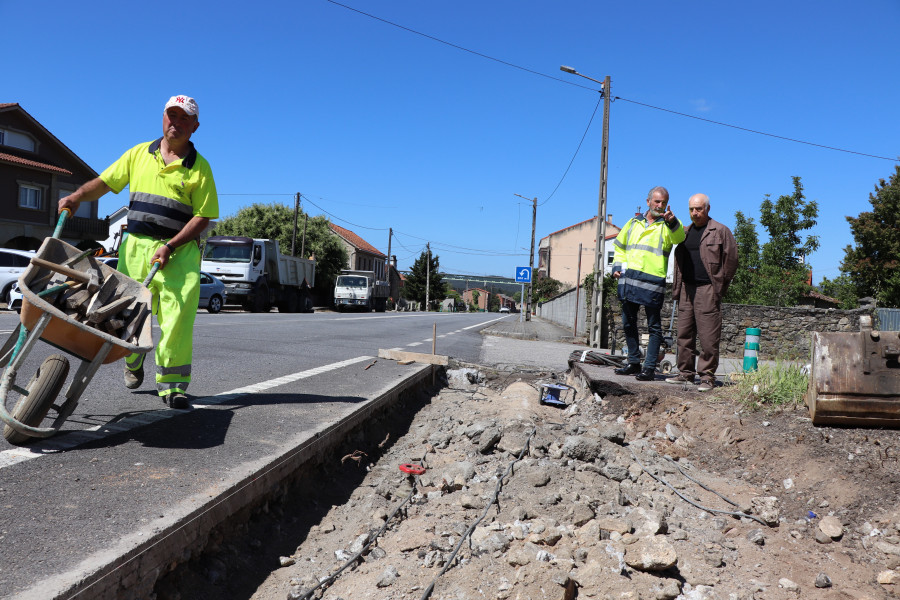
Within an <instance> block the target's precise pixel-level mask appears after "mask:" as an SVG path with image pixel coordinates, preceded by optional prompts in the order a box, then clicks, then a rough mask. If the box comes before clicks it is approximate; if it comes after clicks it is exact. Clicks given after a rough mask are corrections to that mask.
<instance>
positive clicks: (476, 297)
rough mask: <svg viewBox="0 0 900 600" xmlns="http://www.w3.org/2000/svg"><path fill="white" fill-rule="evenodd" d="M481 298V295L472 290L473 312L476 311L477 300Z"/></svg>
mask: <svg viewBox="0 0 900 600" xmlns="http://www.w3.org/2000/svg"><path fill="white" fill-rule="evenodd" d="M480 297H481V293H480V292H479V291H478V290H472V307H473V308H474V310H476V311H477V310H478V298H480Z"/></svg>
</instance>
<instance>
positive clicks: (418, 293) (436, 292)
mask: <svg viewBox="0 0 900 600" xmlns="http://www.w3.org/2000/svg"><path fill="white" fill-rule="evenodd" d="M440 263H441V261H440V257H439V256H437V255H436V254H432V255H431V260H430V261H429V260H428V253H427V252H425V251H423V252H422V254H420V255H419V258H417V259H416V261H415V262H414V263H413V266H412V268H411V269H410V271H409V275H408V276H407V277H406V283H405V284H404V286H403V293H404V295H405V297H406V299H407V300H415V301H416V302H421V303H422V305H423V306H424V305H425V287H426V282H427V284H428V300H429V301H430V302H432V303H433V302H440V301H441V300H442V299H443V298H444V281H443V277H442V276H441V274H440V273H438V269H439V268H440ZM429 271H430V275H429ZM430 309H431V307H429V306H426V307H425V310H430Z"/></svg>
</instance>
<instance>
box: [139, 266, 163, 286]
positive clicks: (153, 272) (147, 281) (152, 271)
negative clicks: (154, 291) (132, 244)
mask: <svg viewBox="0 0 900 600" xmlns="http://www.w3.org/2000/svg"><path fill="white" fill-rule="evenodd" d="M161 266H162V263H161V262H160V261H158V260H154V261H153V265H152V266H151V267H150V272H149V273H147V279H145V280H144V283H142V284H141V285H143V286H144V287H148V286H149V285H150V282H151V281H153V276H154V275H156V272H157V271H159V268H160V267H161Z"/></svg>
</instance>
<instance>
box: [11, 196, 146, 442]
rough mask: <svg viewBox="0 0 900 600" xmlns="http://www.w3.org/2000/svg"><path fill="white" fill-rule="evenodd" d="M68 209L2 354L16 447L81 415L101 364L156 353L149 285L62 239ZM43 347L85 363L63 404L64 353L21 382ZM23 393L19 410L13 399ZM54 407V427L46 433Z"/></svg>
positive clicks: (32, 272) (30, 275)
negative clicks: (34, 353)
mask: <svg viewBox="0 0 900 600" xmlns="http://www.w3.org/2000/svg"><path fill="white" fill-rule="evenodd" d="M68 216H69V211H67V210H66V211H63V212H62V213H61V214H60V217H59V222H58V224H57V226H56V230H55V231H54V234H53V237H49V238H47V239H46V240H44V243H43V244H42V245H41V247H40V249H39V250H38V252H37V254H36V255H35V257H34V258H32V260H31V264H30V265H29V266H28V268H26V269H25V272H24V273H22V276H21V277H20V278H19V288H20V289H21V291H22V294H23V298H22V310H21V314H20V323H19V326H18V327H17V328H16V330H15V331H14V332H13V333H12V335H11V336H10V337H9V339H8V340H7V341H6V343H5V344H4V345H3V347H2V348H0V367H4V370H3V375H2V379H0V420H2V421H3V423H4V424H5V427H4V428H3V437H5V438H6V439H7V441H9V442H10V443H13V444H23V443H27V442H29V441H32V439H33V438H45V437H49V436H51V435H53V434H54V433H56V432H57V431H59V429H60V428H61V427H62V425H63V423H64V422H65V421H66V419H67V418H68V417H69V416H70V415H71V414H72V412H73V411H74V410H75V407H76V406H77V405H78V400H79V398H80V397H81V395H82V393H84V390H85V389H86V388H87V386H88V384H89V383H90V381H91V379H92V378H93V376H94V374H95V373H96V372H97V369H99V367H100V365H103V364H108V363H112V362H115V361H117V360H119V359H121V358H124V357H125V356H128V355H130V354H134V353H138V354H146V353H147V352H149V351H150V350H151V349H152V348H153V339H152V336H151V325H150V321H151V320H150V318H149V315H150V303H151V300H152V295H151V293H150V290H149V289H148V287H147V286H148V285H149V284H150V281H151V280H152V279H153V276H154V275H155V274H156V272H157V270H158V269H159V263H155V264H154V265H153V268H152V269H151V270H150V273H149V275H148V276H147V278H146V280H145V281H144V282H143V284H141V283H139V282H137V281H135V280H133V279H131V278H130V277H128V276H126V275H124V274H122V273H119V272H118V271H116V270H114V269H113V268H111V267H109V266H108V265H106V264H104V263H102V262H99V261H97V260H96V258H94V257H93V256H91V255H90V254H92V252H93V251H88V252H83V251H82V250H79V249H78V248H76V247H74V246H71V245H69V244H67V243H65V242H63V241H62V240H60V239H58V238H59V235H60V232H61V231H62V228H63V226H64V224H65V221H66V218H67V217H68ZM38 341H44V342H46V343H48V344H50V345H51V346H54V347H55V348H58V349H60V350H62V351H64V352H66V353H68V354H69V355H71V356H74V357H76V358H78V359H80V360H81V364H80V366H79V367H78V370H77V371H76V373H75V376H74V377H73V379H72V382H71V383H70V385H69V387H68V389H67V390H66V393H65V395H64V399H63V400H62V402H61V403H57V402H56V398H57V396H58V395H59V393H60V391H61V390H62V387H63V385H64V384H65V382H66V378H67V376H68V373H69V360H68V359H67V358H66V357H65V356H64V355H62V354H52V355H50V356H49V357H47V358H46V359H45V360H44V361H43V363H42V364H41V366H40V367H39V368H38V370H37V373H35V375H34V377H32V378H31V381H30V382H29V383H28V385H27V386H26V387H24V388H22V387H20V386H19V385H17V384H16V377H17V375H18V370H19V369H20V368H21V366H22V365H23V363H24V361H25V358H26V357H27V356H28V355H29V353H30V352H31V351H32V350H33V349H34V348H35V346H36V345H37V342H38ZM12 395H17V396H18V400H17V401H16V403H15V405H14V407H13V409H12V412H9V411H8V410H7V404H8V402H9V400H10V396H12ZM51 409H53V410H55V411H56V416H55V418H54V420H53V423H52V425H50V426H49V427H40V425H41V423H42V421H43V420H44V418H45V417H46V416H47V414H48V413H49V412H50V410H51Z"/></svg>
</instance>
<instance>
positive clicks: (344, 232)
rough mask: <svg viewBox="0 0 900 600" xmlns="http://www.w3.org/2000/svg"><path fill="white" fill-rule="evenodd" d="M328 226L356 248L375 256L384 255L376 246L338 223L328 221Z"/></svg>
mask: <svg viewBox="0 0 900 600" xmlns="http://www.w3.org/2000/svg"><path fill="white" fill-rule="evenodd" d="M328 226H329V227H331V229H332V231H334V232H335V233H336V234H338V235H339V236H341V237H342V238H344V239H345V240H347V241H348V242H349V243H350V244H352V245H353V246H355V247H356V248H358V249H360V250H363V251H365V252H369V253H371V254H374V255H375V256H385V254H384V252H381V251H380V250H378V248H376V247H375V246H373V245H372V244H370V243H369V242H367V241H366V240H364V239H362V238H361V237H359V236H358V235H356V234H355V233H353V232H352V231H350V230H349V229H344V228H343V227H341V226H340V225H335V224H334V223H329V224H328Z"/></svg>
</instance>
